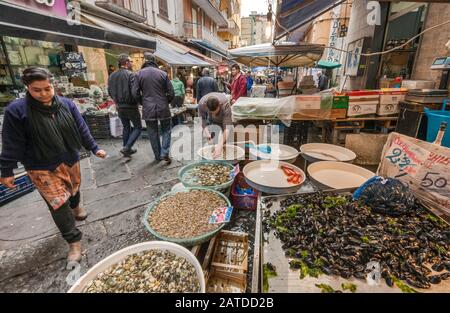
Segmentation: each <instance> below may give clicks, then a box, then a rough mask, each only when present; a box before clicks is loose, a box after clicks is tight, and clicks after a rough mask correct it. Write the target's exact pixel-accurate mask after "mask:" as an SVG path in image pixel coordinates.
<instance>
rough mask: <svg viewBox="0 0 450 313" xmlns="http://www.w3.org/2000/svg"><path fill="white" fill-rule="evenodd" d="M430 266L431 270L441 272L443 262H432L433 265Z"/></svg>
mask: <svg viewBox="0 0 450 313" xmlns="http://www.w3.org/2000/svg"><path fill="white" fill-rule="evenodd" d="M431 268H432V269H433V271H436V272H442V271H443V270H444V263H442V262H439V263H435V264H433V266H431Z"/></svg>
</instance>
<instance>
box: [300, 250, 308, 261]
mask: <svg viewBox="0 0 450 313" xmlns="http://www.w3.org/2000/svg"><path fill="white" fill-rule="evenodd" d="M300 256H301V258H302V259H305V258H306V257H308V251H306V250H302V251H301V252H300Z"/></svg>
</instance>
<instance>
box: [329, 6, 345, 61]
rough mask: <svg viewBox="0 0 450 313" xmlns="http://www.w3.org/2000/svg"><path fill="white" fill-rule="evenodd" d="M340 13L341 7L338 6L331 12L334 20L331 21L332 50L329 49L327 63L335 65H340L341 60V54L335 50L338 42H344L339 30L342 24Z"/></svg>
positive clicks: (330, 42)
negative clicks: (340, 37) (340, 38)
mask: <svg viewBox="0 0 450 313" xmlns="http://www.w3.org/2000/svg"><path fill="white" fill-rule="evenodd" d="M340 12H341V6H337V7H336V8H334V9H333V11H332V12H331V15H332V17H333V20H332V21H331V29H330V40H329V41H328V46H329V47H330V48H328V53H327V61H329V62H334V63H340V60H341V52H339V51H337V50H335V49H333V48H336V47H337V45H338V41H340V42H342V40H339V28H340V24H341V23H340V21H339V18H340Z"/></svg>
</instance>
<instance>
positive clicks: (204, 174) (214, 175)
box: [183, 163, 232, 186]
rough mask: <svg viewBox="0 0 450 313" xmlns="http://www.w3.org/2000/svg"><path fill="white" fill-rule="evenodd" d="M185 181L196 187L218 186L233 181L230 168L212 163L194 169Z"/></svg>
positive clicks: (188, 172)
mask: <svg viewBox="0 0 450 313" xmlns="http://www.w3.org/2000/svg"><path fill="white" fill-rule="evenodd" d="M183 179H184V180H186V181H188V182H189V183H190V184H191V185H196V186H217V185H222V184H225V183H227V182H229V181H231V180H232V178H231V171H230V167H229V166H226V165H222V164H212V163H209V164H201V165H198V166H196V167H194V168H192V169H191V170H189V171H187V172H186V174H185V176H184V177H183Z"/></svg>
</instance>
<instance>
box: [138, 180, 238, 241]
mask: <svg viewBox="0 0 450 313" xmlns="http://www.w3.org/2000/svg"><path fill="white" fill-rule="evenodd" d="M189 190H207V191H209V192H213V193H216V194H217V195H219V196H220V197H222V198H223V199H224V200H225V202H226V203H227V206H231V203H230V200H228V198H227V197H226V196H225V195H223V194H222V193H220V192H218V191H215V190H211V189H208V188H200V187H195V188H194V187H193V188H188V191H189ZM181 192H185V191H181ZM177 193H179V192H168V193H166V194H164V195H162V196H161V197H160V198H159V199H158V200H156V201H154V202H152V203H150V204H149V205H148V207H147V210H146V211H145V214H144V219H143V221H142V222H143V223H144V225H145V227H146V228H147V230H148V231H149V232H150V233H151V234H152V235H153V236H155V237H156V238H158V239H159V240H163V241H169V242H174V243H177V244H179V245H182V246H185V247H193V246H196V245H200V244H202V243H204V242H206V241H208V240H209V239H211V238H212V237H214V236H215V235H216V234H217V233H218V232H220V231H221V230H222V228H224V227H225V223H224V224H222V225H220V226H219V227H217V228H216V229H215V230H213V231H210V232H209V233H205V234H203V235H200V236H197V237H191V238H182V239H180V238H169V237H165V236H163V235H161V234H159V233H158V232H156V231H155V230H154V229H153V228H152V227H151V226H150V224H149V222H148V217H149V215H150V213H151V212H152V211H153V210H154V209H155V208H156V207H157V206H158V204H159V203H160V202H161V201H162V200H164V199H166V198H167V197H170V196H172V195H174V194H177Z"/></svg>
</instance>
